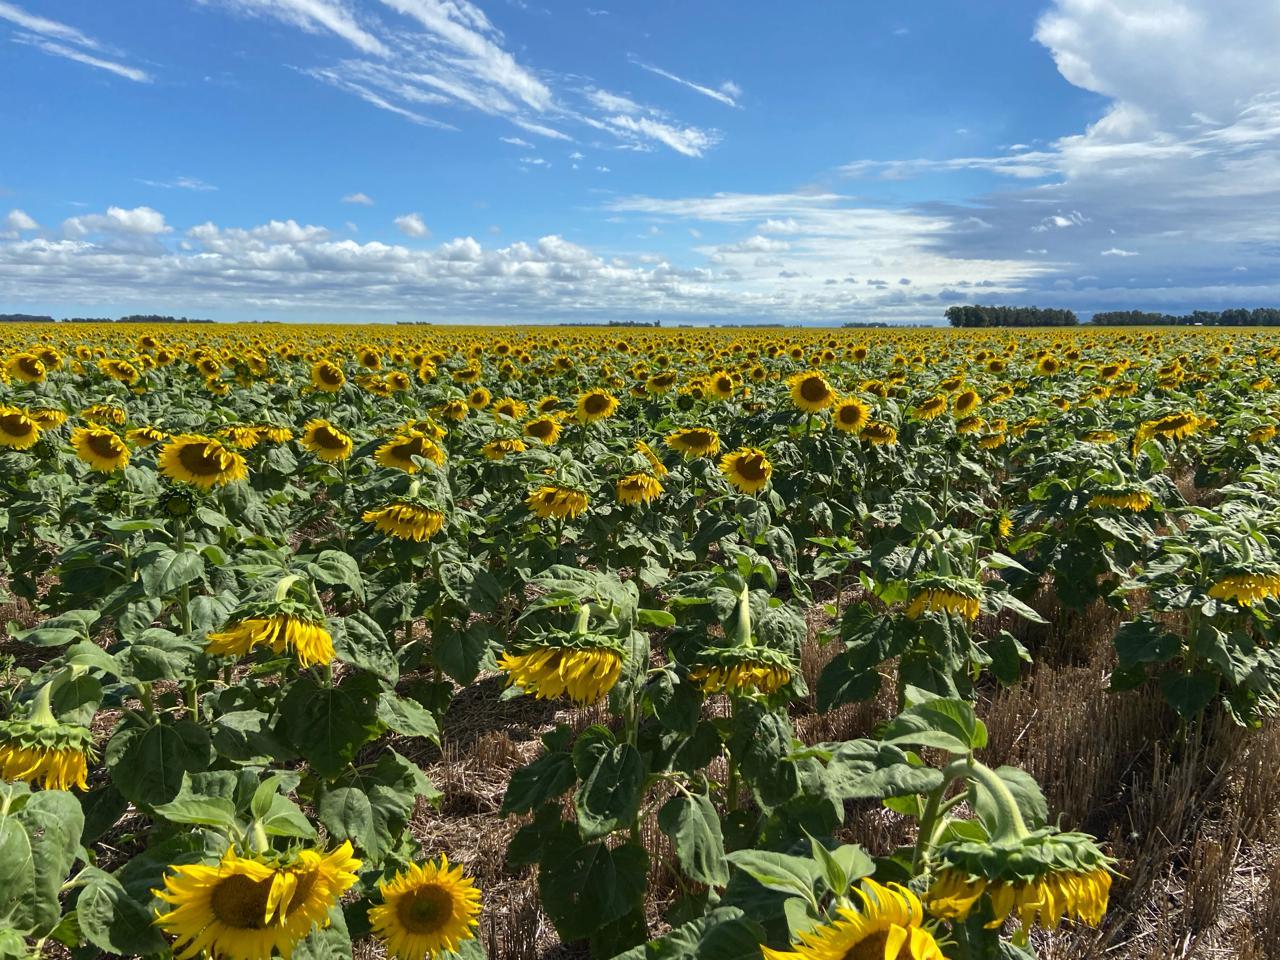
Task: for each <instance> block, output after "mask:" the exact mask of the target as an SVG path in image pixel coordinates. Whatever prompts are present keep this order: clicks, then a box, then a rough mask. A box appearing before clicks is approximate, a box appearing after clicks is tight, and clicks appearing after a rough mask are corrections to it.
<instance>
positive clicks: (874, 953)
mask: <svg viewBox="0 0 1280 960" xmlns="http://www.w3.org/2000/svg"><path fill="white" fill-rule="evenodd" d="M888 940H889V931H888V930H877V931H876V932H875V933H873V934H871V936H869V937H865V938H864V939H862V940H859V941H858V942H857V943H855V944H854V945H853V946H852V947H851V948H849V949H848V950H846V951H845V954H844V956H843V957H842V958H841V960H884V947H885V944H886V943H887V942H888ZM895 956H897V955H896V954H895Z"/></svg>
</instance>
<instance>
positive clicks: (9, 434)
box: [0, 407, 40, 450]
mask: <svg viewBox="0 0 1280 960" xmlns="http://www.w3.org/2000/svg"><path fill="white" fill-rule="evenodd" d="M39 440H40V424H38V423H37V422H36V421H35V419H34V418H33V417H31V416H30V415H29V414H27V412H26V411H25V410H21V409H20V408H18V407H0V447H9V448H10V449H12V450H27V449H29V448H31V447H34V446H35V445H36V443H38V442H39Z"/></svg>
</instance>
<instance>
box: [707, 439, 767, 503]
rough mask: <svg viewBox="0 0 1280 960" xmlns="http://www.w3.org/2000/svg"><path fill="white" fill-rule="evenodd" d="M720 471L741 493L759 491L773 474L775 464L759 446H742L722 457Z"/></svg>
mask: <svg viewBox="0 0 1280 960" xmlns="http://www.w3.org/2000/svg"><path fill="white" fill-rule="evenodd" d="M720 472H721V473H723V474H724V475H725V477H727V478H728V480H729V483H730V484H732V485H733V488H734V489H735V490H737V491H738V492H739V493H759V492H760V491H761V490H763V489H764V488H765V487H766V486H767V485H768V483H769V478H770V477H771V476H773V464H772V463H770V462H769V458H768V457H767V456H766V455H765V452H764V451H763V450H761V449H760V448H759V447H740V448H739V449H737V450H735V451H733V452H732V453H726V454H725V455H724V456H723V457H721V458H720Z"/></svg>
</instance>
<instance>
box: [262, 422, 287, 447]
mask: <svg viewBox="0 0 1280 960" xmlns="http://www.w3.org/2000/svg"><path fill="white" fill-rule="evenodd" d="M258 432H259V433H261V434H262V439H264V440H266V441H267V442H268V443H276V444H279V443H288V442H289V441H290V440H292V439H293V431H292V430H290V429H289V428H288V427H282V426H279V425H278V424H274V423H263V424H259V425H258Z"/></svg>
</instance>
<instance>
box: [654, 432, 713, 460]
mask: <svg viewBox="0 0 1280 960" xmlns="http://www.w3.org/2000/svg"><path fill="white" fill-rule="evenodd" d="M666 444H667V446H668V447H670V448H671V449H672V450H679V451H680V452H681V453H683V454H684V456H685V459H686V460H692V459H693V458H694V457H714V456H715V455H716V454H717V453H719V452H720V434H718V433H716V432H715V431H714V430H712V429H711V428H710V427H685V428H683V429H681V430H676V431H675V432H674V433H670V434H668V435H667V439H666Z"/></svg>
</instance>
